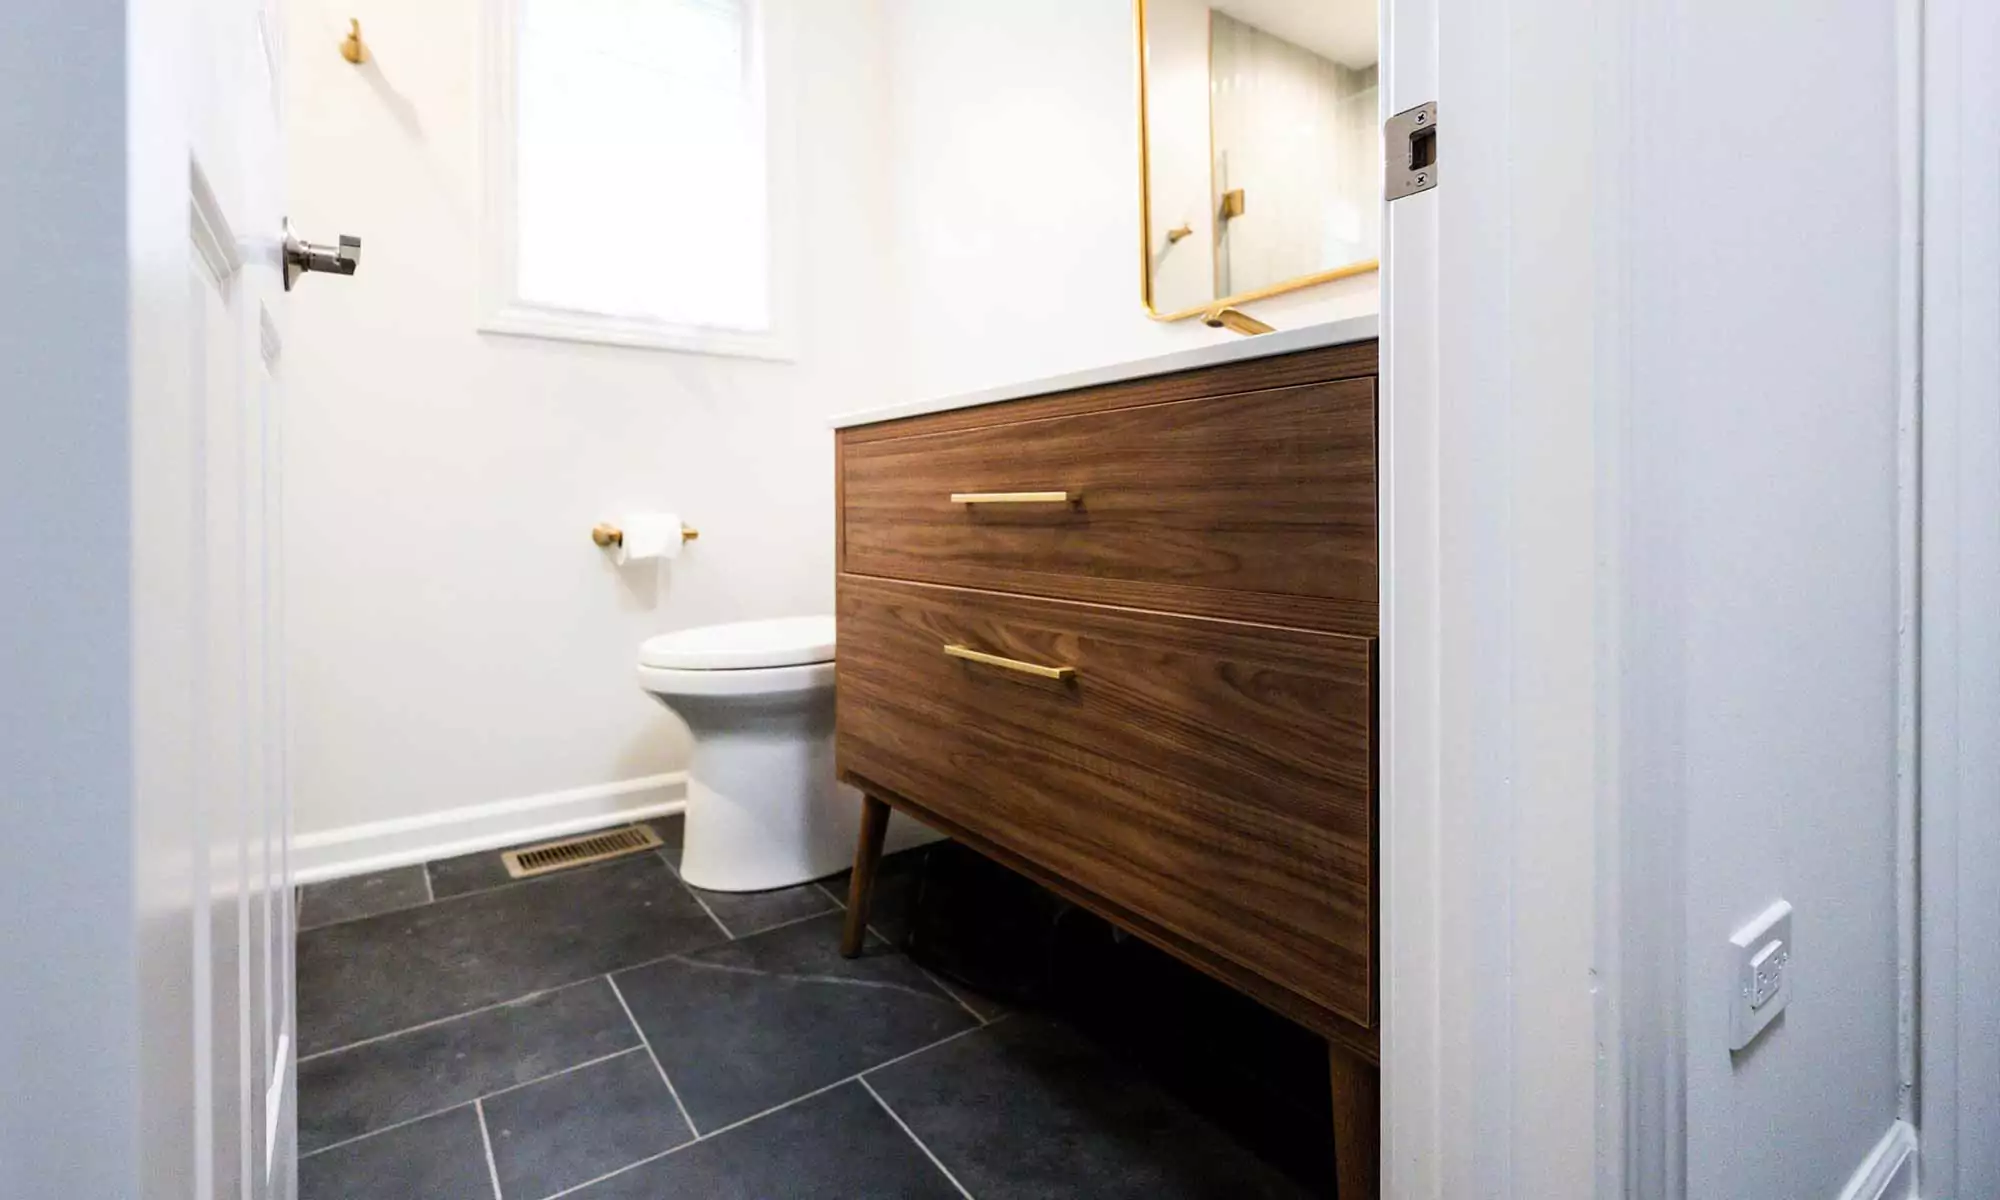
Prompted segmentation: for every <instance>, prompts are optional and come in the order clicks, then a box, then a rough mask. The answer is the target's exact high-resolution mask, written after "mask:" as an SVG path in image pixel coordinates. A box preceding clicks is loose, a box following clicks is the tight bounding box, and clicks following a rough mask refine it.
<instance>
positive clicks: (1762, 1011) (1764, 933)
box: [1729, 900, 1792, 1050]
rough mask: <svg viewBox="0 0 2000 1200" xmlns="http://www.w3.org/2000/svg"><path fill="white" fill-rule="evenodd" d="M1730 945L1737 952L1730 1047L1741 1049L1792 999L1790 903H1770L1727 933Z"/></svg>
mask: <svg viewBox="0 0 2000 1200" xmlns="http://www.w3.org/2000/svg"><path fill="white" fill-rule="evenodd" d="M1729 944H1730V946H1731V947H1732V948H1733V950H1734V951H1735V955H1736V978H1735V989H1734V994H1733V995H1732V996H1731V997H1730V1005H1731V1012H1730V1022H1729V1032H1730V1037H1729V1048H1730V1049H1731V1050H1741V1049H1743V1048H1744V1047H1745V1046H1748V1045H1749V1044H1750V1043H1751V1041H1752V1040H1753V1039H1755V1038H1756V1036H1757V1035H1758V1034H1760V1033H1762V1032H1764V1027H1765V1026H1767V1025H1769V1024H1770V1023H1771V1022H1772V1021H1773V1020H1774V1019H1776V1017H1777V1015H1778V1014H1779V1013H1781V1012H1783V1011H1785V1005H1787V1004H1789V1003H1790V1002H1791V999H1792V989H1791V972H1790V967H1791V964H1792V906H1791V904H1790V903H1788V902H1786V901H1784V900H1780V901H1778V902H1777V903H1775V904H1773V905H1771V907H1769V908H1767V909H1765V910H1764V911H1763V912H1762V913H1760V914H1758V916H1757V919H1756V920H1754V921H1752V922H1750V923H1749V924H1748V925H1745V926H1744V927H1743V928H1741V929H1739V930H1737V931H1736V932H1735V933H1734V934H1732V935H1730V938H1729Z"/></svg>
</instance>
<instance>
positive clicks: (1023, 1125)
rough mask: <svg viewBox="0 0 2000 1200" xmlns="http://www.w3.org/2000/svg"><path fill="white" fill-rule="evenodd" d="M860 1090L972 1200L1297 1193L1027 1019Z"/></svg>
mask: <svg viewBox="0 0 2000 1200" xmlns="http://www.w3.org/2000/svg"><path fill="white" fill-rule="evenodd" d="M867 1079H868V1082H869V1084H870V1085H871V1086H872V1087H874V1089H875V1090H876V1091H877V1092H878V1093H879V1094H880V1095H881V1097H882V1099H883V1100H884V1101H885V1102H887V1104H888V1105H889V1107H890V1108H891V1109H894V1110H895V1112H896V1114H897V1115H898V1116H900V1117H901V1118H902V1119H903V1120H904V1121H905V1122H906V1123H907V1124H908V1125H909V1127H910V1129H911V1131H912V1132H913V1133H915V1134H916V1136H917V1137H918V1138H920V1139H922V1140H923V1143H924V1145H926V1146H928V1147H930V1150H931V1152H932V1153H933V1154H935V1155H937V1156H938V1160H939V1161H940V1162H942V1163H944V1165H945V1166H946V1167H947V1168H949V1169H950V1171H951V1172H952V1174H953V1175H955V1176H956V1177H957V1178H958V1180H959V1182H960V1183H963V1184H964V1185H965V1187H966V1190H967V1191H969V1192H971V1193H972V1194H973V1195H975V1196H978V1197H979V1198H980V1200H1016V1198H1018V1200H1043V1198H1045V1197H1049V1196H1090V1197H1093V1198H1097V1200H1120V1198H1124V1197H1131V1198H1133V1200H1140V1198H1145V1200H1197V1198H1199V1200H1254V1198H1258V1197H1284V1198H1286V1200H1293V1198H1303V1197H1306V1196H1308V1195H1309V1194H1310V1193H1309V1192H1307V1191H1306V1190H1305V1189H1303V1188H1301V1187H1300V1186H1299V1185H1298V1184H1297V1183H1295V1182H1293V1181H1292V1180H1291V1179H1290V1178H1289V1177H1287V1176H1286V1175H1284V1174H1283V1173H1282V1172H1280V1171H1278V1170H1277V1169H1276V1168H1274V1167H1272V1166H1270V1165H1269V1164H1267V1163H1265V1162H1263V1161H1262V1160H1261V1159H1259V1158H1257V1157H1255V1156H1254V1155H1252V1154H1251V1153H1250V1152H1249V1151H1247V1150H1245V1149H1244V1148H1243V1147H1242V1146H1241V1145H1239V1144H1238V1143H1237V1142H1235V1141H1232V1140H1231V1139H1230V1138H1228V1137H1227V1136H1225V1135H1224V1134H1223V1133H1222V1132H1221V1131H1220V1130H1218V1129H1216V1128H1215V1127H1214V1126H1213V1125H1210V1124H1209V1123H1208V1122H1206V1121H1204V1120H1202V1119H1201V1118H1200V1117H1198V1116H1196V1115H1195V1114H1193V1113H1191V1112H1189V1111H1188V1110H1187V1109H1185V1108H1183V1107H1182V1106H1180V1105H1179V1104H1177V1103H1176V1102H1174V1101H1173V1100H1172V1099H1170V1098H1169V1097H1168V1096H1167V1095H1166V1094H1165V1093H1163V1092H1161V1091H1160V1090H1159V1089H1158V1088H1156V1087H1154V1086H1153V1085H1152V1084H1151V1083H1150V1082H1148V1081H1147V1080H1146V1079H1145V1078H1144V1077H1142V1076H1140V1075H1138V1074H1137V1073H1136V1072H1134V1071H1132V1070H1131V1069H1129V1068H1127V1067H1125V1066H1124V1065H1123V1064H1121V1063H1119V1062H1118V1061H1117V1060H1115V1059H1113V1058H1111V1057H1109V1056H1107V1055H1106V1054H1104V1053H1103V1052H1102V1051H1100V1050H1098V1049H1096V1048H1095V1047H1094V1046H1092V1045H1090V1044H1089V1043H1088V1042H1086V1041H1084V1040H1083V1039H1082V1038H1080V1037H1078V1036H1077V1035H1076V1034H1074V1033H1072V1032H1070V1031H1069V1030H1067V1029H1065V1028H1063V1027H1061V1026H1057V1025H1055V1024H1053V1023H1051V1022H1048V1021H1045V1020H1042V1019H1039V1018H1034V1017H1023V1016H1017V1017H1013V1018H1010V1019H1009V1020H1006V1021H1002V1022H1000V1023H999V1024H996V1025H989V1026H987V1027H986V1028H985V1029H982V1030H980V1031H978V1032H977V1033H972V1034H968V1035H966V1036H965V1037H962V1038H957V1039H955V1040H953V1041H950V1042H947V1043H945V1044H944V1045H942V1046H938V1047H936V1048H935V1049H932V1050H926V1051H925V1052H924V1053H922V1054H918V1055H914V1056H912V1057H910V1058H907V1059H904V1060H903V1061H901V1062H899V1063H895V1064H892V1065H890V1066H888V1067H884V1068H883V1069H882V1070H880V1071H877V1072H873V1073H871V1074H870V1075H868V1077H867ZM1330 1152H1331V1150H1330V1148H1329V1153H1330Z"/></svg>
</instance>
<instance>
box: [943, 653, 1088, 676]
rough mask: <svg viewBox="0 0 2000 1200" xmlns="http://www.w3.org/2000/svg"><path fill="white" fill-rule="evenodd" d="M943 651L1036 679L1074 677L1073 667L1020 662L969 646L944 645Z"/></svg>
mask: <svg viewBox="0 0 2000 1200" xmlns="http://www.w3.org/2000/svg"><path fill="white" fill-rule="evenodd" d="M944 652H945V653H946V654H947V655H949V656H950V657H952V658H962V659H964V660H965V661H967V662H976V663H984V664H985V665H987V666H989V667H999V668H1000V669H1001V670H1003V671H1019V672H1020V673H1021V674H1023V675H1033V676H1035V677H1036V678H1037V679H1061V680H1070V679H1075V678H1076V668H1075V667H1045V666H1042V665H1041V664H1040V663H1031V662H1022V661H1021V660H1020V659H1018V658H1001V657H1000V656H999V655H997V654H987V653H985V652H984V651H980V650H974V649H973V648H972V647H970V646H946V647H945V648H944Z"/></svg>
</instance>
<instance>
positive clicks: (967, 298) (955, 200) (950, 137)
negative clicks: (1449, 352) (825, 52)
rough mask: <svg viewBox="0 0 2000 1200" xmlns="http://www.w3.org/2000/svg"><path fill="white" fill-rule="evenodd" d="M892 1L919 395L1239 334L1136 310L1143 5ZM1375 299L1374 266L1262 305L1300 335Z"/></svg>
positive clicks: (909, 346) (908, 322) (899, 257)
mask: <svg viewBox="0 0 2000 1200" xmlns="http://www.w3.org/2000/svg"><path fill="white" fill-rule="evenodd" d="M886 7H887V11H888V16H889V21H888V24H889V47H890V57H889V70H890V90H891V92H892V94H893V96H894V107H893V110H892V121H893V136H894V139H895V146H896V151H897V152H896V156H895V161H894V164H893V170H892V178H893V180H894V192H895V197H896V212H897V222H896V228H895V242H894V252H895V256H896V264H897V283H898V286H899V287H900V288H901V292H902V296H903V298H904V303H905V312H906V317H905V319H904V320H903V321H902V322H900V324H899V328H898V334H899V341H898V343H897V354H898V356H899V357H902V358H904V359H905V360H906V362H907V368H908V371H909V375H908V383H909V386H910V389H911V391H912V393H913V394H916V395H924V394H931V393H935V392H940V391H946V392H955V391H962V390H968V389H972V388H978V387H983V386H987V385H991V384H996V383H1002V382H1006V381H1010V380H1018V379H1024V378H1033V377H1035V376H1038V375H1046V374H1051V373H1054V372H1058V371H1065V370H1072V369H1075V368H1078V367H1083V366H1089V365H1092V364H1099V363H1106V362H1117V361H1121V360H1125V359H1131V358H1139V357H1144V356H1146V355H1150V354H1160V353H1165V352H1168V351H1172V350H1177V349H1185V348H1187V347H1188V346H1191V345H1200V344H1203V343H1205V342H1212V341H1221V340H1227V339H1230V338H1234V337H1237V336H1238V335H1236V334H1233V333H1229V332H1227V331H1224V330H1213V329H1208V328H1206V327H1204V326H1202V325H1201V324H1200V322H1198V321H1194V322H1188V321H1183V322H1177V323H1174V324H1162V323H1159V322H1156V321H1153V320H1151V319H1150V318H1148V317H1147V316H1146V313H1145V310H1144V309H1143V308H1142V307H1141V305H1140V301H1139V295H1140V293H1139V264H1140V260H1139V216H1138V208H1139V143H1138V111H1137V98H1136V97H1137V83H1136V80H1135V63H1136V61H1137V59H1136V47H1135V45H1134V42H1135V38H1134V32H1133V22H1132V6H1131V3H1130V0H1009V2H1008V3H1005V4H996V3H992V2H990V0H887V3H886ZM1162 236H1164V232H1163V233H1162ZM1375 308H1376V286H1375V277H1374V276H1372V275H1365V276H1360V277H1358V278H1355V279H1351V280H1344V281H1342V282H1340V283H1336V284H1331V285H1328V286H1327V287H1324V288H1317V289H1313V290H1311V291H1307V292H1301V293H1294V294H1292V295H1289V296H1283V297H1279V298H1277V299H1274V300H1271V301H1266V302H1264V303H1261V304H1258V305H1255V306H1253V311H1254V312H1256V314H1257V315H1259V316H1261V317H1263V318H1264V319H1266V320H1268V321H1270V322H1271V323H1272V324H1274V325H1277V326H1280V327H1292V326H1297V325H1304V324H1309V323H1311V322H1313V321H1320V320H1329V319H1333V318H1337V317H1343V316H1351V315H1354V314H1356V313H1368V312H1374V311H1375Z"/></svg>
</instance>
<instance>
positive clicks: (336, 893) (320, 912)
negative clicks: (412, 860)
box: [299, 866, 431, 929]
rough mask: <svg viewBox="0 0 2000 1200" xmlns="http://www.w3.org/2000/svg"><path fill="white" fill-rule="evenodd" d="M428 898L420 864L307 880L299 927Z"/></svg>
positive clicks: (389, 909)
mask: <svg viewBox="0 0 2000 1200" xmlns="http://www.w3.org/2000/svg"><path fill="white" fill-rule="evenodd" d="M430 898H431V897H430V892H429V890H428V889H427V888H425V887H424V869H423V867H421V866H415V867H393V868H391V869H389V870H387V871H371V872H369V873H368V874H366V875H350V876H349V877H347V878H346V879H330V880H328V881H327V882H325V883H310V884H307V885H306V886H305V887H304V888H302V889H301V890H300V898H299V928H301V929H313V928H316V927H318V926H321V925H331V924H333V923H334V922H335V921H352V920H354V919H355V918H357V917H372V916H375V915H376V914H377V913H385V912H394V911H395V910H396V909H399V908H415V907H416V906H417V905H419V904H428V903H429V902H430Z"/></svg>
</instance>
